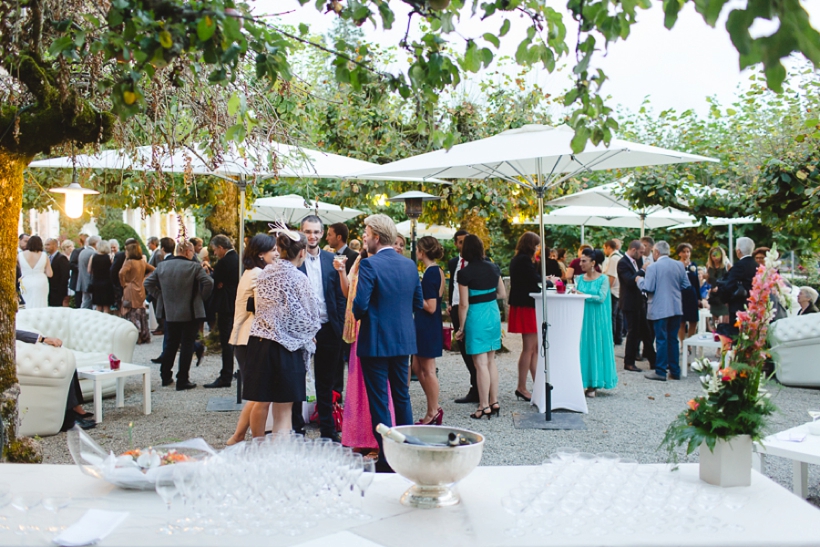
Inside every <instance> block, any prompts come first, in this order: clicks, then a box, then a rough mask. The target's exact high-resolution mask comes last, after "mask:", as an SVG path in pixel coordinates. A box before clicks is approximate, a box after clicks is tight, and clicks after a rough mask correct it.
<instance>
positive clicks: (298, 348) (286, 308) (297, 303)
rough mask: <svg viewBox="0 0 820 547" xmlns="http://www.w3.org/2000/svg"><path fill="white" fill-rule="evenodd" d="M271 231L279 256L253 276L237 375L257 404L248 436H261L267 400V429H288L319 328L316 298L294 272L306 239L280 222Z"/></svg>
mask: <svg viewBox="0 0 820 547" xmlns="http://www.w3.org/2000/svg"><path fill="white" fill-rule="evenodd" d="M276 233H277V237H276V247H277V249H278V250H279V257H280V258H279V259H278V260H274V261H273V263H272V264H269V265H267V266H265V269H264V270H262V272H260V273H259V276H258V277H257V280H256V300H255V309H256V311H255V315H254V319H253V324H252V325H251V332H250V337H249V338H248V349H247V353H246V357H245V368H244V371H243V372H244V373H245V377H244V378H243V379H242V391H243V392H244V395H245V399H247V400H248V401H256V402H257V403H259V404H256V405H254V407H253V410H252V411H251V417H250V421H251V433H252V434H253V436H254V437H264V436H265V422H266V421H267V418H268V410H269V408H270V404H271V403H273V432H274V433H281V432H287V431H290V429H291V412H292V408H293V403H295V402H297V401H304V400H305V397H306V395H307V394H306V392H305V376H306V371H307V367H308V366H309V364H310V356H311V355H313V354H314V353H315V352H316V343H315V342H314V338H315V336H316V333H317V332H319V329H320V328H321V326H322V325H321V323H320V322H319V302H318V300H317V299H316V297H315V296H314V295H313V291H312V290H311V288H310V282H309V281H308V277H307V276H306V275H305V274H303V273H302V272H300V271H299V270H298V268H299V266H301V265H302V264H303V263H304V261H305V256H306V253H307V238H306V237H305V235H304V234H302V233H300V232H293V231H291V230H288V229H286V228H285V227H284V226H281V227H279V228H277V229H276Z"/></svg>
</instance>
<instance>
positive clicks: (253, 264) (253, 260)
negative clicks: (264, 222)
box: [242, 234, 276, 270]
mask: <svg viewBox="0 0 820 547" xmlns="http://www.w3.org/2000/svg"><path fill="white" fill-rule="evenodd" d="M274 245H276V241H274V239H273V238H272V237H271V236H269V235H268V234H256V235H255V236H253V237H252V238H251V239H250V241H248V246H247V247H245V254H244V255H243V256H242V265H243V266H245V269H246V270H252V269H254V268H262V269H264V268H265V266H266V265H267V264H265V261H264V260H262V258H260V257H259V255H263V254H266V253H268V252H270V250H271V249H273V246H274Z"/></svg>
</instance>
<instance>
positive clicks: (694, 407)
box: [686, 399, 700, 410]
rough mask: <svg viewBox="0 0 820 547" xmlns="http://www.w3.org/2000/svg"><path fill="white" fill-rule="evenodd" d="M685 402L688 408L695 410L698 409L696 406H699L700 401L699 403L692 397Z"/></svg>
mask: <svg viewBox="0 0 820 547" xmlns="http://www.w3.org/2000/svg"><path fill="white" fill-rule="evenodd" d="M686 404H687V405H689V408H691V409H692V410H697V409H698V407H699V406H700V403H699V402H697V401H696V400H694V399H692V400H690V401H689V402H688V403H686Z"/></svg>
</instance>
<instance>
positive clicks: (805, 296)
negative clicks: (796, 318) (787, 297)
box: [797, 287, 820, 315]
mask: <svg viewBox="0 0 820 547" xmlns="http://www.w3.org/2000/svg"><path fill="white" fill-rule="evenodd" d="M797 303H798V304H800V309H799V310H798V311H797V315H806V314H809V313H818V312H820V309H818V308H817V291H816V290H814V289H813V288H811V287H800V294H798V295H797Z"/></svg>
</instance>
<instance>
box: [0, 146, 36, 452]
mask: <svg viewBox="0 0 820 547" xmlns="http://www.w3.org/2000/svg"><path fill="white" fill-rule="evenodd" d="M31 159H32V158H30V157H27V156H21V155H16V154H10V153H8V152H6V151H4V150H3V149H2V148H0V204H2V208H3V212H2V213H1V214H0V417H2V419H3V423H4V424H5V426H6V437H7V443H8V444H7V445H6V447H5V448H6V454H5V455H6V457H7V458H8V459H9V460H12V461H18V457H17V454H16V450H17V449H19V448H20V442H19V441H18V440H17V424H18V413H17V398H18V396H19V395H20V386H19V385H18V384H17V361H16V358H15V350H14V325H15V322H16V317H15V316H16V314H17V290H16V274H15V271H16V267H17V221H18V219H19V212H20V207H21V206H22V203H23V170H24V169H25V168H26V166H27V165H28V164H29V162H31Z"/></svg>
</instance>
